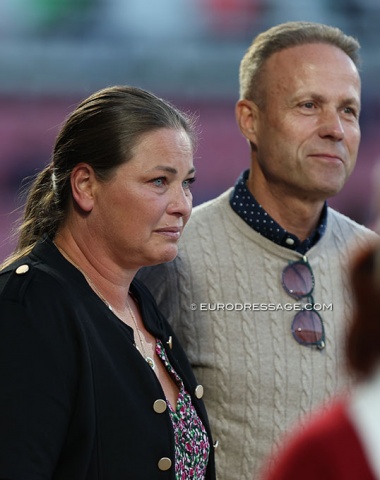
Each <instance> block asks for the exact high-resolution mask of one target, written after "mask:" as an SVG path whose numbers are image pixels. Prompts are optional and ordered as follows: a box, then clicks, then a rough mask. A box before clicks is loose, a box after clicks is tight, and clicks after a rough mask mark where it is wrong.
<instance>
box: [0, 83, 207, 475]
mask: <svg viewBox="0 0 380 480" xmlns="http://www.w3.org/2000/svg"><path fill="white" fill-rule="evenodd" d="M194 141H195V134H194V125H193V124H192V122H191V120H190V118H188V117H187V116H186V115H184V114H183V113H181V112H179V111H178V110H177V109H175V108H174V107H173V106H171V105H170V104H168V103H167V102H165V101H163V100H162V99H159V98H157V97H156V96H154V95H152V94H151V93H149V92H146V91H143V90H140V89H137V88H132V87H112V88H107V89H104V90H101V91H99V92H97V93H95V94H93V95H92V96H90V97H89V98H87V99H86V100H84V101H83V102H82V103H81V104H80V105H79V106H78V107H77V108H76V109H75V110H74V112H73V113H72V114H71V115H70V116H69V118H68V119H67V121H66V123H65V124H64V126H63V128H62V130H61V132H60V133H59V135H58V138H57V141H56V144H55V148H54V152H53V156H52V161H51V164H50V165H48V166H47V167H46V168H45V169H44V170H43V171H41V173H40V174H39V175H38V177H37V178H36V180H35V182H34V184H33V185H32V188H31V190H30V193H29V196H28V199H27V202H26V208H25V216H24V219H23V223H22V225H21V228H20V236H19V242H18V246H17V248H16V251H15V253H14V254H13V255H12V256H11V257H10V258H9V259H8V260H7V261H6V262H5V264H4V265H3V269H2V271H1V274H0V425H1V427H0V432H1V435H0V478H7V479H28V480H32V479H37V478H38V479H54V480H58V479H59V480H61V479H62V480H68V479H70V480H76V479H78V480H96V479H104V480H118V479H120V480H121V479H123V480H125V479H126V478H130V479H139V480H140V479H146V480H152V479H156V478H157V479H160V478H162V479H164V478H167V479H184V478H193V479H211V478H214V462H213V451H212V450H213V449H212V445H211V435H210V430H209V425H208V421H207V417H206V412H205V409H204V405H203V403H202V400H201V397H202V394H203V387H202V386H200V385H197V383H196V380H195V378H194V376H193V373H192V371H191V368H190V365H189V363H188V360H187V359H186V357H185V354H184V352H183V350H182V348H181V347H180V345H179V344H178V342H177V339H176V336H175V334H174V333H173V331H172V330H171V328H170V326H169V325H168V323H167V322H166V321H165V319H164V318H163V317H162V315H161V314H160V312H159V311H158V310H157V308H156V305H155V303H154V301H153V298H152V297H151V295H150V294H149V292H148V291H147V290H146V288H145V287H144V286H143V285H142V284H140V283H138V281H136V280H134V276H135V274H136V272H137V271H138V269H139V268H140V267H142V266H145V265H152V264H156V263H160V262H167V261H170V260H172V259H173V258H174V257H175V256H176V254H177V242H178V240H179V238H180V236H181V233H182V230H183V228H184V226H185V224H186V222H187V220H188V218H189V215H190V212H191V208H192V196H191V191H190V186H191V183H192V182H193V181H194V166H193V150H194ZM174 294H175V292H173V295H174Z"/></svg>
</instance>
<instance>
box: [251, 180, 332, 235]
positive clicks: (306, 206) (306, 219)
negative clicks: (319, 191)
mask: <svg viewBox="0 0 380 480" xmlns="http://www.w3.org/2000/svg"><path fill="white" fill-rule="evenodd" d="M247 187H248V189H249V191H250V192H251V193H252V195H253V196H254V198H255V200H256V201H257V202H258V203H259V204H260V205H261V206H262V207H263V208H264V210H265V211H266V212H267V213H268V214H269V215H270V216H271V217H272V218H273V219H274V220H275V221H276V222H277V223H278V224H279V225H281V226H282V228H284V229H285V230H287V231H288V232H289V233H292V234H293V235H296V236H297V238H299V239H300V240H301V241H303V240H305V239H306V238H308V237H309V236H310V235H311V234H312V233H313V232H314V230H315V229H316V228H317V226H318V222H319V219H320V216H321V212H322V209H323V205H324V200H318V201H312V200H310V199H308V198H300V197H297V196H296V195H292V196H290V195H288V194H285V193H284V192H282V191H281V189H280V188H276V187H273V186H270V185H267V184H266V185H265V188H262V187H261V186H260V185H258V184H257V183H256V184H255V183H254V182H253V181H252V177H249V178H248V181H247Z"/></svg>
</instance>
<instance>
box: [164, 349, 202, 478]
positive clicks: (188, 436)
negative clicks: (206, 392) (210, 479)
mask: <svg viewBox="0 0 380 480" xmlns="http://www.w3.org/2000/svg"><path fill="white" fill-rule="evenodd" d="M156 353H157V355H158V356H159V358H160V359H161V360H162V362H163V363H164V365H165V367H166V369H167V370H168V372H169V374H170V375H171V377H172V378H173V380H174V381H175V383H176V384H177V385H178V388H179V395H178V400H177V407H176V409H175V410H174V409H173V407H172V406H171V404H170V403H169V402H168V401H166V402H167V405H168V411H169V414H170V418H171V421H172V424H173V428H174V436H175V473H176V479H177V480H187V479H189V478H191V479H193V480H204V479H205V478H206V468H207V463H208V457H209V453H210V442H209V439H208V436H207V433H206V430H205V428H204V425H203V423H202V422H201V419H200V418H199V417H198V414H197V411H196V410H195V408H194V406H193V404H192V403H191V397H190V395H189V394H188V393H187V392H186V390H185V387H184V385H183V382H182V380H181V378H180V377H179V376H178V374H177V373H176V372H175V371H174V369H173V367H172V366H171V365H170V363H169V360H168V357H167V355H166V352H165V349H164V347H163V345H162V343H161V341H160V340H157V343H156Z"/></svg>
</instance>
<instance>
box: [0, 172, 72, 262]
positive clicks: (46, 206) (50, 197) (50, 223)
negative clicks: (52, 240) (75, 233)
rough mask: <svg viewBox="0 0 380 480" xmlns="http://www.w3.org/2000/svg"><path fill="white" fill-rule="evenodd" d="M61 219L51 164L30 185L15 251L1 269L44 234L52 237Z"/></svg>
mask: <svg viewBox="0 0 380 480" xmlns="http://www.w3.org/2000/svg"><path fill="white" fill-rule="evenodd" d="M62 218H63V212H60V211H59V207H58V202H57V198H56V192H55V177H54V173H53V168H52V165H51V164H50V165H48V166H46V167H45V168H44V169H43V170H42V171H41V172H40V173H39V174H38V175H37V177H36V179H35V180H34V182H33V183H32V185H31V187H30V190H29V193H28V196H27V199H26V203H25V209H24V215H23V218H22V222H21V224H20V226H19V227H18V228H17V234H18V243H17V246H16V249H15V251H14V252H13V253H12V254H11V255H10V256H9V257H8V258H7V259H6V260H5V261H4V262H3V264H2V265H1V268H4V267H6V266H7V265H9V264H10V263H12V262H13V261H15V260H18V259H19V258H21V257H23V256H25V255H27V254H28V253H29V252H30V251H31V250H32V249H33V247H34V246H35V244H36V243H37V241H38V240H39V239H40V238H41V237H42V236H43V235H45V234H47V235H49V236H50V237H53V236H54V235H55V233H56V231H57V228H58V226H59V224H60V222H61V220H62Z"/></svg>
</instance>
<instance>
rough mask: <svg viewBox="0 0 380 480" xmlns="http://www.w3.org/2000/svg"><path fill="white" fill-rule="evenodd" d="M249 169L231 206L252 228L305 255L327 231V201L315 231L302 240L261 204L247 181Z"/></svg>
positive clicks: (236, 185)
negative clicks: (287, 229)
mask: <svg viewBox="0 0 380 480" xmlns="http://www.w3.org/2000/svg"><path fill="white" fill-rule="evenodd" d="M248 174H249V170H245V171H244V172H243V173H242V174H241V175H240V177H239V178H238V180H237V182H236V184H235V187H234V189H233V191H232V192H231V197H230V205H231V208H232V209H233V210H234V211H235V212H236V213H237V214H238V215H239V217H241V218H242V219H243V220H244V221H245V222H246V223H247V224H248V225H249V226H250V227H251V228H253V229H254V230H255V231H256V232H258V233H260V235H263V236H264V237H266V238H267V239H268V240H271V241H272V242H274V243H277V244H278V245H282V246H283V247H286V248H289V249H290V250H295V251H296V252H299V253H301V254H302V255H304V254H305V253H306V252H307V251H308V250H310V248H311V247H313V246H314V245H315V244H316V243H317V242H318V240H319V239H320V238H321V237H322V236H323V234H324V233H325V231H326V225H327V203H326V202H325V204H324V206H323V210H322V213H321V217H320V220H319V224H318V226H317V228H316V229H315V231H314V232H313V233H312V234H311V235H310V237H308V238H307V239H306V240H304V241H302V242H301V240H300V239H299V238H298V237H296V236H295V235H293V234H292V233H290V232H287V231H286V230H285V229H284V228H282V227H281V225H279V224H278V223H277V222H276V221H275V220H273V218H272V217H271V216H270V215H269V214H268V213H267V212H266V211H265V210H264V208H263V207H262V206H261V205H259V204H258V203H257V202H256V200H255V198H254V197H253V195H252V194H251V192H250V191H249V190H248V188H247V185H246V182H247V178H248Z"/></svg>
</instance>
